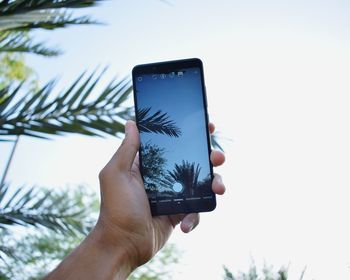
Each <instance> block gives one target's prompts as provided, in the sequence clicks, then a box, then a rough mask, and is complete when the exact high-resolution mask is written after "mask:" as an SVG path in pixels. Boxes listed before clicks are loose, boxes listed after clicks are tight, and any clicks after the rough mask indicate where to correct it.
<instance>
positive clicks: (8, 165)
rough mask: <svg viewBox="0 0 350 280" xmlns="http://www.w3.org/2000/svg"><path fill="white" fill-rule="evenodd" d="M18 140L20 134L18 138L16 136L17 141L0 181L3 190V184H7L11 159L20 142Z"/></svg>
mask: <svg viewBox="0 0 350 280" xmlns="http://www.w3.org/2000/svg"><path fill="white" fill-rule="evenodd" d="M18 140H19V135H17V138H16V140H15V143H14V144H13V147H12V151H11V154H10V157H9V159H8V161H7V164H6V167H5V170H4V173H3V174H2V178H1V183H0V190H1V188H2V187H3V185H4V184H5V180H6V176H7V173H8V171H9V169H10V165H11V161H12V159H13V155H14V154H15V151H16V148H17V144H18Z"/></svg>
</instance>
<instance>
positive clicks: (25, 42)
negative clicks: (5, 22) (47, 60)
mask: <svg viewBox="0 0 350 280" xmlns="http://www.w3.org/2000/svg"><path fill="white" fill-rule="evenodd" d="M0 52H22V53H33V54H38V55H43V56H56V55H59V54H60V53H61V52H60V50H58V49H54V48H47V47H45V45H44V43H42V42H39V43H35V42H34V41H33V39H32V38H31V37H30V36H29V35H28V34H27V33H25V32H4V33H2V34H0Z"/></svg>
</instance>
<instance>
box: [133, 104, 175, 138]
mask: <svg viewBox="0 0 350 280" xmlns="http://www.w3.org/2000/svg"><path fill="white" fill-rule="evenodd" d="M150 111H151V108H150V107H149V108H142V109H138V110H137V117H138V127H139V130H140V132H141V133H142V132H148V133H160V134H165V135H168V136H170V137H179V136H180V135H181V130H180V128H179V127H177V126H176V124H175V121H173V120H171V119H170V116H169V115H168V114H167V113H163V112H162V111H161V110H158V111H156V112H155V113H153V114H150Z"/></svg>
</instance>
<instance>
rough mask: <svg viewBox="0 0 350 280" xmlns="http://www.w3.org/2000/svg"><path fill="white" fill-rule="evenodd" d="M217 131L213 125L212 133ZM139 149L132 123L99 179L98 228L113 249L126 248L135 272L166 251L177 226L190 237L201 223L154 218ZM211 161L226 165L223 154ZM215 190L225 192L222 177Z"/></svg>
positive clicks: (178, 217) (188, 217)
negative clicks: (166, 245)
mask: <svg viewBox="0 0 350 280" xmlns="http://www.w3.org/2000/svg"><path fill="white" fill-rule="evenodd" d="M214 129H215V128H214V125H213V124H210V125H209V130H210V133H213V132H214ZM139 146H140V140H139V133H138V130H137V127H136V124H135V123H134V122H133V121H128V122H127V123H126V126H125V139H124V140H123V142H122V144H121V146H120V147H119V149H118V150H117V152H116V153H115V154H114V156H113V157H112V159H111V160H110V161H109V162H108V164H107V165H106V166H105V167H104V168H103V169H102V171H101V172H100V175H99V178H100V188H101V210H100V216H99V219H98V222H97V225H96V227H95V231H97V232H99V235H101V236H102V239H103V240H104V242H105V244H108V246H109V247H110V248H115V250H119V251H120V250H121V247H122V248H123V251H124V253H125V254H124V255H125V256H127V258H128V261H129V264H131V268H132V269H134V268H136V267H137V266H140V265H142V264H144V263H146V262H147V261H149V260H150V259H151V258H152V257H153V256H154V255H155V254H156V253H157V252H158V251H159V250H160V249H161V248H162V247H163V245H164V244H165V242H166V241H167V240H168V238H169V236H170V234H171V233H172V231H173V229H174V227H175V226H176V225H177V224H179V223H181V224H180V227H181V230H182V231H183V232H185V233H187V232H190V231H191V230H193V229H194V228H195V227H196V226H197V225H198V223H199V214H197V213H194V214H188V215H184V214H180V215H171V216H155V217H152V215H151V211H150V207H149V202H148V198H147V195H146V192H145V189H144V185H143V181H142V177H141V174H140V171H139V163H138V156H137V152H138V150H139ZM210 159H211V162H212V164H213V166H219V165H221V164H223V163H224V161H225V157H224V155H223V153H221V152H219V151H213V152H212V153H211V155H210ZM212 189H213V191H214V193H216V194H223V193H224V192H225V186H224V184H223V183H222V180H221V177H220V175H218V174H215V177H214V180H213V184H212Z"/></svg>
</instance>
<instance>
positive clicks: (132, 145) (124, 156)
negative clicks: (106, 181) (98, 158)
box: [110, 121, 140, 171]
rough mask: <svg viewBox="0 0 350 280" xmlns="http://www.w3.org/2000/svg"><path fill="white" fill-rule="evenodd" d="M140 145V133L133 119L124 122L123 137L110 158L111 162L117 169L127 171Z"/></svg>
mask: <svg viewBox="0 0 350 280" xmlns="http://www.w3.org/2000/svg"><path fill="white" fill-rule="evenodd" d="M139 147H140V135H139V131H138V129H137V126H136V123H135V122H134V121H127V122H126V124H125V138H124V140H123V142H122V144H121V145H120V147H119V149H118V150H117V152H116V153H115V154H114V156H113V157H112V159H111V162H110V163H111V164H113V165H115V167H116V168H118V169H119V170H124V171H129V170H130V169H131V167H132V164H133V162H134V159H135V156H136V154H137V152H138V150H139Z"/></svg>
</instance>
